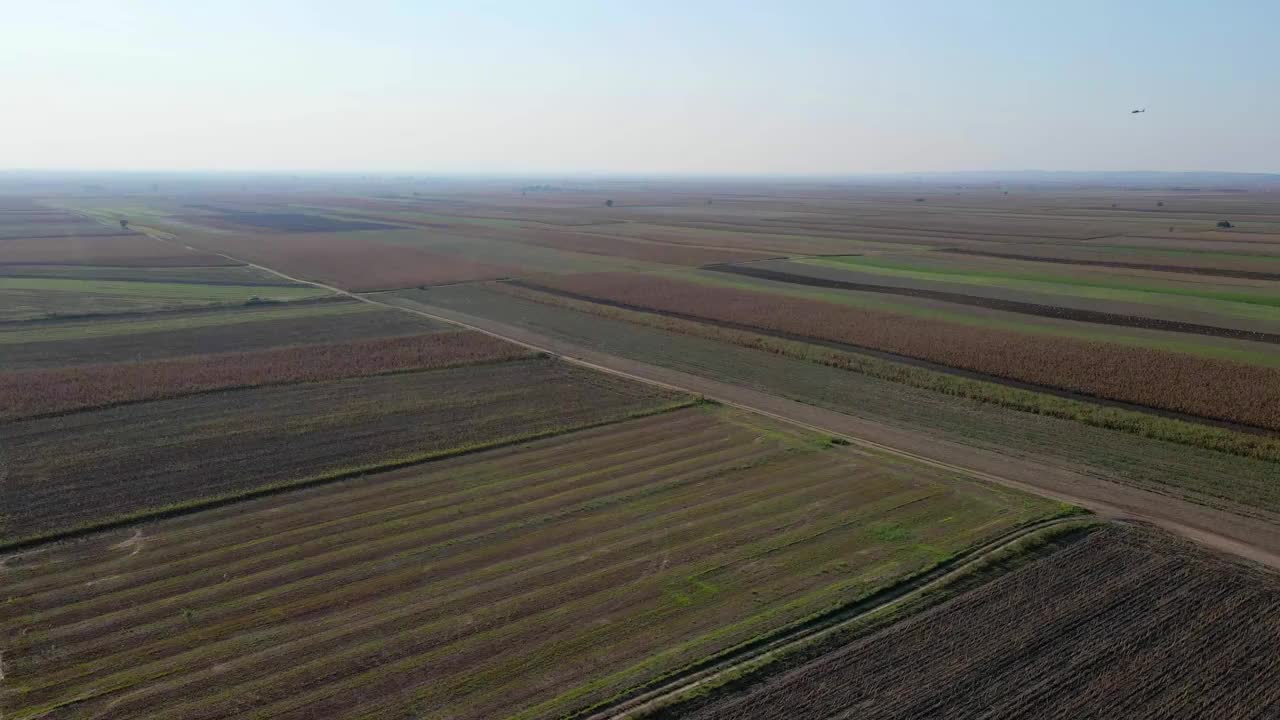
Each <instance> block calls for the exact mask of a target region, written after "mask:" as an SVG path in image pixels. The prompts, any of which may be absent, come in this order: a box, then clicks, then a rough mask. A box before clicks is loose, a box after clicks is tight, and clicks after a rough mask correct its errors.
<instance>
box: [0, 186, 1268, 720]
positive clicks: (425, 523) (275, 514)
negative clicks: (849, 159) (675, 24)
mask: <svg viewBox="0 0 1280 720" xmlns="http://www.w3.org/2000/svg"><path fill="white" fill-rule="evenodd" d="M1255 180H1256V179H1250V180H1249V181H1248V183H1246V184H1247V188H1246V189H1242V190H1241V189H1234V188H1227V189H1223V188H1217V187H1208V186H1207V181H1206V187H1204V188H1200V189H1195V190H1190V189H1185V188H1184V189H1174V188H1173V187H1169V186H1167V184H1166V185H1160V184H1159V183H1158V182H1156V181H1152V184H1151V185H1150V186H1146V185H1144V186H1142V187H1141V188H1135V187H1126V186H1119V185H1109V184H1106V183H1102V184H1099V185H1080V186H1077V185H1076V184H1073V183H1068V182H1058V183H1054V182H1025V183H1022V182H1018V181H1013V182H1009V183H1001V184H996V183H993V182H988V181H985V180H983V181H973V182H969V181H963V182H955V183H943V182H940V181H934V180H925V179H907V178H903V179H900V180H896V181H891V180H885V181H875V182H872V181H854V180H849V181H838V180H813V181H806V180H788V181H764V180H751V181H748V180H732V179H722V180H674V179H673V180H661V181H659V180H647V179H641V178H632V179H622V178H595V179H586V180H563V181H560V180H555V181H551V180H538V181H534V180H531V179H524V180H511V179H507V180H503V179H484V178H470V179H454V180H446V179H441V178H412V177H407V176H406V177H395V178H392V177H381V176H370V177H361V178H354V177H352V178H340V177H336V176H335V177H331V178H326V179H323V180H322V179H317V178H307V177H288V178H286V177H283V176H282V177H266V176H263V177H246V178H243V179H240V178H236V179H231V178H218V179H193V178H187V177H181V178H179V177H175V178H172V179H170V180H166V181H165V183H164V184H159V183H157V184H150V183H139V182H138V181H136V180H132V179H129V178H122V179H119V180H113V181H112V184H111V188H110V189H106V184H104V183H99V184H90V183H88V182H85V183H78V182H77V183H73V184H71V185H64V186H59V185H56V184H44V185H42V186H41V187H42V190H41V194H40V195H39V196H38V197H35V198H34V199H32V200H25V199H23V198H13V197H10V196H7V195H4V194H3V193H4V192H5V189H6V188H11V187H12V186H11V185H5V184H4V183H5V179H4V178H2V177H0V548H3V550H0V587H3V593H2V594H0V715H2V716H3V718H4V719H5V720H9V719H10V718H28V719H31V720H34V719H35V718H41V717H68V718H76V717H84V718H116V717H119V718H125V719H127V718H148V719H150V718H165V717H173V718H182V719H183V720H188V718H192V719H194V718H221V717H233V716H247V717H285V718H290V717H293V718H300V719H301V718H314V717H335V718H337V717H387V718H392V717H395V718H401V717H440V718H444V717H449V718H477V719H480V718H483V719H485V720H488V718H544V717H545V718H563V717H576V718H578V720H583V719H584V718H587V717H590V716H592V715H593V714H594V713H595V712H596V711H601V710H607V711H608V712H606V713H605V714H606V715H607V714H608V713H609V712H613V710H616V709H619V708H626V707H631V706H632V704H633V703H642V702H644V700H645V698H647V697H651V696H656V697H659V698H661V699H663V700H664V701H666V700H670V697H669V696H668V695H666V693H668V691H669V690H670V689H671V688H673V687H674V688H677V689H678V688H680V687H682V686H683V684H685V683H688V682H691V681H692V682H696V681H697V679H698V678H699V677H702V676H703V673H704V672H713V671H716V672H718V669H719V668H726V670H725V672H726V673H727V675H726V677H736V678H738V680H737V681H735V682H734V683H732V684H731V685H729V686H726V687H724V688H720V689H715V688H716V687H718V685H717V684H716V683H718V682H719V680H716V682H715V683H710V684H708V685H707V686H706V687H705V688H700V689H702V690H705V691H706V694H705V699H704V701H703V703H702V704H701V705H688V704H681V705H676V706H672V707H671V708H670V709H668V710H665V711H663V712H665V713H667V714H666V715H665V716H668V717H676V716H679V717H697V718H700V717H738V716H741V717H748V716H750V717H755V716H762V717H772V716H777V717H792V716H794V717H798V718H804V717H826V716H830V715H833V714H836V715H839V714H843V715H842V716H850V717H853V716H858V717H862V716H863V715H866V716H867V717H881V716H883V717H896V716H901V717H978V716H984V715H983V713H984V712H987V711H988V710H991V711H992V712H991V713H988V714H1006V715H1009V716H1014V717H1018V716H1025V717H1083V716H1091V715H1092V716H1097V715H1100V714H1104V713H1101V712H1099V710H1098V708H1100V707H1101V708H1104V709H1112V708H1120V709H1123V710H1124V711H1126V713H1127V715H1129V716H1134V717H1142V716H1144V715H1143V713H1145V714H1146V716H1149V717H1157V716H1159V717H1179V716H1190V717H1195V716H1207V717H1212V716H1214V715H1212V714H1210V713H1199V712H1197V711H1198V710H1201V709H1204V707H1209V706H1210V705H1212V707H1213V708H1214V709H1215V711H1218V712H1219V714H1220V715H1221V716H1222V717H1228V716H1232V711H1234V710H1235V709H1239V710H1240V712H1241V713H1242V714H1243V713H1253V714H1255V715H1259V716H1265V714H1266V712H1267V710H1266V709H1265V708H1266V707H1267V705H1266V704H1267V703H1273V704H1274V703H1276V702H1280V689H1276V688H1273V687H1272V686H1273V685H1274V682H1272V680H1271V679H1270V678H1271V676H1272V675H1274V672H1273V671H1274V670H1275V668H1273V667H1271V664H1274V663H1273V662H1272V661H1270V660H1269V658H1270V657H1271V656H1272V655H1274V652H1273V650H1274V648H1272V647H1271V646H1270V645H1269V644H1268V643H1272V644H1274V641H1275V640H1276V638H1277V635H1276V633H1275V632H1274V630H1275V628H1273V627H1272V625H1273V624H1274V623H1271V622H1270V621H1264V622H1256V623H1252V624H1250V623H1245V622H1241V619H1242V618H1250V619H1252V618H1257V617H1261V618H1267V617H1269V615H1270V614H1274V613H1273V612H1271V611H1272V610H1274V609H1275V608H1273V607H1272V606H1273V605H1277V603H1280V595H1276V592H1275V591H1276V588H1280V586H1278V585H1276V582H1277V580H1276V576H1274V575H1272V574H1269V571H1263V570H1260V569H1257V568H1254V567H1251V566H1247V565H1244V564H1239V563H1236V562H1235V561H1228V560H1225V559H1223V558H1220V557H1218V556H1216V555H1212V554H1210V552H1209V551H1208V550H1202V549H1199V548H1196V547H1191V546H1188V545H1186V544H1185V543H1184V542H1183V540H1180V539H1177V538H1174V537H1172V536H1167V535H1164V534H1161V532H1159V531H1154V530H1148V529H1143V527H1140V526H1139V525H1137V524H1134V522H1133V519H1134V518H1136V519H1138V520H1144V519H1145V520H1150V521H1152V522H1154V523H1158V524H1163V525H1164V526H1167V527H1169V528H1172V529H1173V530H1175V531H1176V532H1179V533H1182V534H1183V535H1185V536H1186V538H1189V539H1190V540H1193V541H1196V542H1199V543H1202V544H1204V545H1206V546H1208V547H1210V548H1214V549H1216V550H1217V551H1225V552H1229V553H1235V554H1238V555H1241V556H1243V557H1246V558H1252V559H1255V560H1258V561H1260V562H1262V563H1264V564H1271V565H1276V566H1277V567H1280V555H1277V554H1276V548H1277V547H1280V545H1278V544H1277V540H1276V538H1277V532H1273V528H1280V484H1277V482H1276V480H1277V478H1280V351H1278V348H1280V299H1277V298H1280V185H1276V186H1274V187H1271V186H1264V185H1263V184H1258V183H1257V182H1256V181H1255ZM1242 182H1244V181H1243V180H1242ZM115 183H120V184H119V185H116V184H115ZM90 187H92V188H95V189H94V190H92V191H91V190H89V189H88V188H90ZM161 187H165V188H168V189H166V190H162V189H161ZM1224 220H1230V223H1229V225H1230V227H1227V226H1225V225H1222V224H1220V223H1221V222H1222V221H1224ZM61 230H68V231H74V232H67V233H65V234H59V232H60V231H61ZM290 278H297V280H296V281H293V280H290ZM352 293H354V295H352ZM418 312H422V313H426V314H427V316H424V315H421V314H417V313H418ZM431 314H435V315H436V317H429V315H431ZM447 319H453V320H454V321H457V322H461V323H464V324H469V325H472V326H473V328H472V329H467V328H464V327H460V326H459V325H457V324H454V323H451V322H445V320H447ZM477 329H478V330H480V331H481V332H477ZM486 333H493V335H489V334H486ZM511 340H514V341H516V342H510V341H511ZM521 342H523V343H528V345H522V344H519V343H521ZM530 346H532V347H533V348H535V349H533V350H531V349H527V348H528V347H530ZM539 348H541V349H544V350H545V351H544V352H539V351H538V350H537V349H539ZM556 354H563V355H565V356H566V357H565V358H560V357H556ZM574 357H580V358H581V359H582V360H584V361H585V362H586V363H587V365H585V366H584V365H582V364H578V363H576V362H573V361H571V360H572V358H574ZM601 370H609V371H610V372H601ZM615 373H616V374H615ZM690 375H692V376H693V377H690ZM641 378H648V380H649V381H650V382H655V383H659V384H655V385H649V384H646V383H645V382H643V381H641V380H640V379H641ZM663 383H669V384H663ZM672 387H684V388H689V390H687V391H680V390H674V389H669V388H672ZM697 392H705V393H707V395H708V396H709V397H712V398H716V399H719V400H721V401H724V402H726V403H740V404H741V405H742V406H743V407H754V408H758V410H759V412H761V413H763V414H762V415H756V414H753V413H751V412H749V411H748V410H745V409H737V408H736V407H727V406H722V405H717V404H715V403H711V402H705V401H704V400H703V399H701V398H699V397H697V396H696V395H695V394H694V393H697ZM766 416H771V417H768V418H767V417H766ZM788 419H790V420H791V421H795V422H798V423H801V424H800V425H791V424H788ZM802 428H826V429H825V430H818V429H802ZM966 468H967V469H966ZM977 478H985V479H986V480H987V481H989V482H990V483H998V484H988V483H987V482H983V481H981V480H979V479H977ZM1014 488H1027V489H1034V490H1035V491H1036V492H1039V493H1044V494H1045V497H1041V496H1034V495H1028V494H1023V493H1022V492H1021V490H1015V489H1014ZM1050 498H1056V499H1050ZM1144 499H1145V500H1146V501H1147V502H1143V500H1144ZM1059 500H1065V501H1069V502H1076V503H1079V504H1081V505H1084V506H1088V507H1090V508H1093V509H1094V510H1095V511H1096V512H1098V513H1099V514H1100V516H1101V517H1098V518H1089V519H1080V518H1077V517H1075V516H1074V513H1077V512H1078V511H1077V510H1076V509H1075V508H1070V507H1069V506H1066V505H1064V504H1062V503H1061V502H1059ZM1062 515H1072V517H1071V518H1070V519H1069V520H1068V519H1064V518H1061V517H1060V516H1062ZM1115 517H1123V518H1126V519H1127V520H1125V521H1122V522H1119V523H1117V522H1113V521H1112V520H1110V519H1104V518H1115ZM1215 523H1220V525H1217V524H1215ZM1082 528H1088V530H1087V531H1086V530H1084V529H1082ZM1024 541H1028V542H1024ZM1041 541H1044V542H1043V543H1041ZM993 548H995V550H993ZM935 578H940V579H941V580H940V582H941V584H942V586H943V587H944V589H942V590H941V591H940V592H937V593H936V594H934V591H933V590H932V589H931V588H933V587H934V586H933V584H932V583H933V582H934V579H935ZM917 591H921V592H920V593H917ZM1273 595H1275V597H1273ZM883 598H904V599H906V600H907V603H906V604H905V605H903V606H902V607H901V608H898V609H891V611H889V612H887V613H886V614H884V615H883V616H881V615H880V614H879V612H880V611H879V610H873V611H871V616H870V617H869V618H864V617H863V615H864V614H865V613H866V612H868V610H867V609H868V608H877V607H881V606H880V605H879V603H881V602H882V599H883ZM917 599H918V600H921V602H919V603H916V600H917ZM925 600H927V602H924V601H925ZM891 607H892V606H891ZM881 609H884V608H882V607H881ZM850 618H851V619H852V622H853V624H852V625H848V626H846V625H844V624H843V622H844V620H843V619H850ZM864 620H870V622H869V623H868V624H863V621H864ZM1232 621H1234V624H1233V623H1232ZM829 623H830V624H829ZM824 628H825V629H832V628H834V629H837V631H838V633H840V634H837V635H835V636H832V639H830V640H826V641H823V642H822V643H821V644H816V645H808V646H806V649H805V650H804V651H803V652H802V653H801V654H800V655H795V656H783V659H784V662H783V663H782V664H780V665H765V667H766V668H771V669H770V670H769V671H768V672H766V673H763V674H759V675H757V674H751V673H749V672H748V670H749V669H750V667H752V666H753V663H754V662H755V661H757V660H760V659H761V658H762V657H765V658H767V657H768V656H769V655H770V653H771V652H772V651H771V650H769V648H772V647H775V646H776V647H796V645H795V644H796V643H804V642H807V641H808V640H809V639H811V637H812V636H811V635H810V633H811V632H814V631H817V630H819V629H824ZM839 628H845V630H839ZM992 628H1007V629H1008V632H997V633H993V632H992V631H991V629H992ZM823 632H825V630H823ZM816 636H817V637H824V636H825V635H823V634H821V633H819V634H818V635H816ZM930 638H932V641H931V642H926V641H929V640H930ZM757 650H761V651H764V652H765V653H766V654H765V655H764V656H759V655H756V654H755V652H756V651H757ZM1254 657H1261V658H1267V659H1266V660H1262V661H1256V662H1254V661H1252V660H1250V659H1249V658H1254ZM1188 658H1197V659H1207V660H1211V661H1213V662H1194V661H1191V660H1188ZM1219 660H1220V661H1221V663H1218V662H1217V661H1219ZM1268 663H1270V664H1268ZM1219 666H1223V667H1224V668H1225V669H1224V670H1223V671H1222V672H1221V673H1220V674H1217V675H1214V674H1213V671H1212V670H1211V668H1216V667H1219ZM813 668H820V669H819V670H812V669H813ZM1206 668H1209V669H1206ZM772 669H778V670H779V672H777V673H775V672H773V670H772ZM744 673H746V674H744ZM717 677H718V676H717ZM1139 677H1140V678H1144V679H1145V678H1148V677H1150V678H1157V682H1151V683H1142V682H1135V681H1133V680H1132V678H1139ZM824 678H825V680H826V682H821V681H820V680H822V679H824ZM1027 678H1032V679H1033V680H1034V682H1032V681H1028V680H1027ZM721 679H722V678H721ZM1113 681H1114V682H1113ZM1249 687H1252V688H1253V690H1252V691H1249V690H1248V688H1249ZM1166 688H1168V689H1170V690H1169V692H1166V693H1163V694H1160V693H1158V692H1156V690H1161V691H1163V689H1166ZM1177 688H1187V689H1188V690H1187V691H1186V692H1179V691H1177ZM970 690H972V691H970ZM1214 693H1217V694H1216V695H1215V694H1214ZM1196 701H1202V702H1205V703H1207V705H1205V706H1203V707H1202V706H1195V705H1193V704H1191V703H1193V702H1196ZM1044 703H1048V705H1047V706H1046V705H1045V704H1044ZM1091 703H1092V704H1091ZM1100 703H1101V704H1100ZM792 705H794V708H795V712H794V713H792V712H791V706H792ZM1131 709H1132V710H1135V712H1133V713H1128V711H1129V710H1131ZM806 713H810V714H806ZM894 713H898V714H897V715H895V714H894Z"/></svg>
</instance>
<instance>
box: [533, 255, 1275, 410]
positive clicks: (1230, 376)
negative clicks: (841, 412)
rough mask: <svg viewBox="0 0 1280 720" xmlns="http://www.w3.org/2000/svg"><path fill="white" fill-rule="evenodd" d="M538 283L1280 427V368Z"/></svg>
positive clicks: (589, 279) (590, 277)
mask: <svg viewBox="0 0 1280 720" xmlns="http://www.w3.org/2000/svg"><path fill="white" fill-rule="evenodd" d="M538 283H539V284H540V285H542V286H546V287H550V288H552V289H554V290H559V291H564V292H570V293H574V294H577V295H581V296H585V297H590V298H599V299H604V300H608V301H611V302H616V303H621V304H623V305H626V306H630V307H635V308H642V309H643V308H647V309H653V310H657V311H662V312H672V313H680V314H682V315H688V316H695V317H699V318H705V319H710V320H715V321H722V322H729V323H734V324H739V325H743V326H750V327H758V328H765V329H769V330H776V331H781V332H785V333H792V334H795V335H797V336H803V337H811V338H816V339H820V340H826V341H832V342H840V343H848V344H851V345H856V346H860V347H867V348H871V349H874V350H878V351H883V352H890V353H894V354H897V355H902V356H906V357H911V358H919V359H922V360H927V361H929V362H934V363H939V364H942V365H947V366H950V367H956V368H961V369H964V370H971V371H974V372H979V373H983V374H985V375H989V376H992V377H998V378H1004V379H1008V380H1013V381H1018V382H1024V383H1032V384H1035V385H1042V386H1047V387H1053V388H1060V389H1064V390H1070V391H1073V392H1078V393H1082V394H1086V395H1092V396H1096V397H1100V398H1105V399H1109V400H1118V401H1122V402H1128V403H1135V404H1138V405H1145V406H1148V407H1153V408H1159V409H1163V410H1172V411H1175V412H1180V413H1186V414H1190V415H1195V416H1199V417H1206V418H1212V419H1216V420H1225V421H1230V422H1236V423H1241V424H1245V425H1250V426H1254V427H1259V428H1267V429H1271V430H1280V370H1277V369H1275V368H1266V367H1256V366H1252V365H1244V364H1240V363H1234V362H1230V361H1226V360H1218V359H1214V358H1207V357H1199V356H1193V355H1184V354H1179V353H1172V352H1167V351H1162V350H1154V349H1148V348H1136V347H1126V346H1119V345H1112V344H1108V343H1103V342H1093V341H1087V340H1077V339H1074V338H1063V337H1052V336H1043V335H1032V334H1029V333H1018V332H1012V331H1007V330H1000V329H992V328H980V327H971V326H961V325H956V324H952V323H948V322H943V321H938V320H931V319H926V318H919V317H913V316H906V315H898V314H894V313H888V312H879V311H874V310H864V309H861V308H855V307H850V306H845V305H838V304H834V303H828V302H822V301H819V300H810V299H806V298H792V297H785V296H781V295H775V294H766V293H758V292H751V291H748V290H739V289H736V288H725V287H712V286H706V285H699V284H695V283H690V282H682V281H679V280H672V279H668V278H662V277H656V276H649V275H638V274H618V273H598V274H585V275H571V276H547V277H541V278H539V280H538Z"/></svg>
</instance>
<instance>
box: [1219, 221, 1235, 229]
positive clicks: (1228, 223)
mask: <svg viewBox="0 0 1280 720" xmlns="http://www.w3.org/2000/svg"><path fill="white" fill-rule="evenodd" d="M1218 227H1220V228H1233V227H1235V225H1232V224H1231V221H1230V220H1219V221H1218Z"/></svg>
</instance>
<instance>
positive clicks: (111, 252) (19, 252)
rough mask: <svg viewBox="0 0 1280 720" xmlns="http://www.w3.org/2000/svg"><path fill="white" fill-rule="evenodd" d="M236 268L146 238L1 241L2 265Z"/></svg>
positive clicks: (206, 255)
mask: <svg viewBox="0 0 1280 720" xmlns="http://www.w3.org/2000/svg"><path fill="white" fill-rule="evenodd" d="M237 264H239V263H236V262H235V261H234V260H228V259H227V258H224V257H221V256H219V255H213V254H209V253H201V252H195V251H193V250H187V249H185V248H183V247H181V246H180V245H177V244H175V243H166V242H163V241H160V240H157V239H155V238H153V237H150V236H147V235H120V236H116V237H83V236H77V237H63V238H41V239H36V240H4V241H0V265H99V266H110V267H223V266H229V265H237Z"/></svg>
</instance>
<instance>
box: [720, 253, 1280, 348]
mask: <svg viewBox="0 0 1280 720" xmlns="http://www.w3.org/2000/svg"><path fill="white" fill-rule="evenodd" d="M894 264H895V265H903V264H904V263H897V262H895V263H894ZM873 267H874V269H872V270H871V271H869V272H864V271H863V268H862V267H861V266H857V265H854V264H851V263H846V262H843V261H838V260H833V259H826V258H823V259H818V260H805V261H802V262H792V261H768V262H761V263H752V264H750V265H729V266H720V267H717V268H715V269H716V270H717V271H720V272H725V273H732V274H741V275H744V276H746V277H760V278H763V279H773V280H776V281H777V282H784V283H795V284H798V285H808V286H813V287H828V288H832V289H837V290H839V289H846V290H852V291H858V292H873V293H882V294H886V295H893V296H900V297H923V298H928V299H933V300H937V301H941V302H948V303H954V304H957V305H966V306H972V307H978V308H991V309H996V310H1004V311H1006V312H1013V313H1021V314H1025V315H1033V316H1039V317H1050V318H1063V319H1067V320H1073V321H1076V322H1082V323H1097V324H1103V325H1115V326H1119V327H1136V328H1150V329H1154V330H1165V331H1168V332H1185V333H1191V334H1200V335H1208V336H1211V337H1231V338H1236V339H1242V340H1253V341H1255V342H1271V343H1275V342H1280V335H1276V334H1275V333H1271V334H1270V335H1268V331H1270V330H1272V329H1274V328H1275V327H1276V325H1277V324H1278V323H1277V320H1280V313H1278V312H1277V311H1280V306H1275V305H1273V300H1274V297H1275V295H1274V293H1273V292H1268V290H1273V289H1274V288H1267V287H1258V288H1253V287H1238V286H1222V287H1215V286H1211V285H1207V284H1203V283H1184V284H1183V285H1181V286H1174V287H1169V288H1165V287H1162V286H1156V285H1147V286H1143V289H1137V288H1138V287H1139V286H1135V285H1128V286H1126V287H1132V288H1135V289H1133V290H1116V289H1113V288H1114V287H1116V286H1118V285H1120V284H1121V283H1110V282H1109V280H1108V279H1107V278H1105V277H1103V278H1082V279H1080V280H1079V282H1081V283H1084V284H1085V285H1084V289H1085V290H1086V294H1085V295H1079V294H1075V293H1074V292H1073V291H1074V290H1076V289H1077V288H1076V285H1075V283H1076V282H1077V280H1076V279H1074V278H1062V279H1059V280H1054V281H1043V282H1042V281H1037V282H1035V283H1030V284H1029V285H1032V286H1034V287H1032V289H1022V288H1021V287H1017V286H1016V283H1014V285H1015V286H1013V287H1011V286H1007V285H1005V284H1004V283H999V284H987V283H981V282H975V283H971V284H966V281H963V280H962V281H960V282H951V281H950V278H951V275H949V274H946V273H922V272H914V271H907V272H903V273H901V274H880V272H879V271H880V267H879V266H873ZM975 279H976V278H975ZM992 282H993V283H998V282H999V281H998V280H993V281H992ZM1254 284H1255V285H1259V286H1262V285H1263V284H1262V283H1260V282H1257V281H1254ZM1276 287H1278V288H1280V284H1277V285H1276ZM1210 295H1212V296H1215V297H1208V296H1210ZM1219 297H1221V298H1227V297H1231V298H1235V299H1232V300H1227V299H1219Z"/></svg>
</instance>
